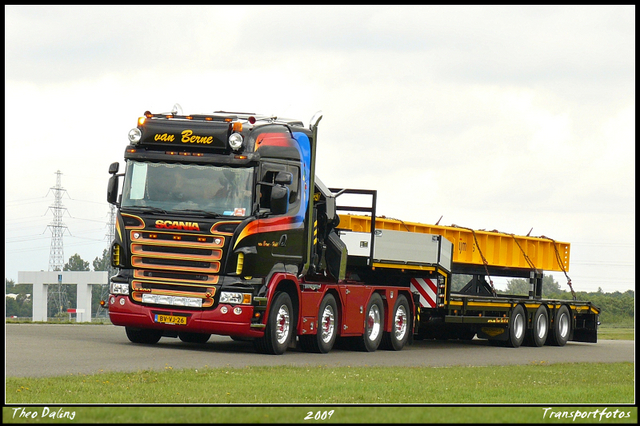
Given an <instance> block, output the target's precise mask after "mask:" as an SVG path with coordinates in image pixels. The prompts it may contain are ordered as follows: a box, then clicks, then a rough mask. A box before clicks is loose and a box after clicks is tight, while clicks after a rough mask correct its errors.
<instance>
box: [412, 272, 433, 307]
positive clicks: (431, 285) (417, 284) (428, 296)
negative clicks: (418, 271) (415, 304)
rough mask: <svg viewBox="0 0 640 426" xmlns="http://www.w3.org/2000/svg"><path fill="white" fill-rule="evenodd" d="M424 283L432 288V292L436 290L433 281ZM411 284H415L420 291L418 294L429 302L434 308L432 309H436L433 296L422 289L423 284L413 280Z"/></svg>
mask: <svg viewBox="0 0 640 426" xmlns="http://www.w3.org/2000/svg"><path fill="white" fill-rule="evenodd" d="M424 282H425V283H426V284H427V285H428V286H429V287H431V289H432V290H435V288H434V287H435V285H433V283H432V282H431V280H424ZM411 283H412V284H413V286H414V287H415V289H416V290H418V293H420V295H421V296H422V297H423V298H424V299H425V300H426V301H427V303H428V304H429V306H430V307H432V308H435V307H436V302H435V301H434V300H433V299H432V298H431V296H430V295H429V294H428V293H427V291H426V290H425V289H424V288H423V287H422V282H421V281H418V280H415V279H413V278H412V279H411Z"/></svg>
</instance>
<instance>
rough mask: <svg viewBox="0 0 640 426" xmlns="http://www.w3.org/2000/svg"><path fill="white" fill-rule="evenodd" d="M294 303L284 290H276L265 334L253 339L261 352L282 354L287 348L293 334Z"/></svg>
mask: <svg viewBox="0 0 640 426" xmlns="http://www.w3.org/2000/svg"><path fill="white" fill-rule="evenodd" d="M292 312H293V305H292V303H291V297H289V295H288V294H287V293H284V292H281V291H279V292H276V294H275V297H274V298H273V301H272V302H271V308H270V309H269V318H268V319H267V327H266V329H265V331H264V336H262V337H260V338H258V339H255V340H254V341H253V343H254V346H255V348H256V350H257V351H258V352H260V353H267V354H272V355H282V354H283V353H285V351H286V350H287V347H288V346H289V343H290V342H291V338H292V336H293V323H294V321H293V319H292Z"/></svg>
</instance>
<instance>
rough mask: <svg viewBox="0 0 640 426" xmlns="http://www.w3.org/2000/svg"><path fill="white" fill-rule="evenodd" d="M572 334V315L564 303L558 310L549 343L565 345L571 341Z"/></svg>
mask: <svg viewBox="0 0 640 426" xmlns="http://www.w3.org/2000/svg"><path fill="white" fill-rule="evenodd" d="M570 335H571V315H570V314H569V309H568V308H567V307H566V306H564V305H562V307H560V309H558V312H556V316H555V319H554V321H553V324H552V326H551V331H550V333H549V339H548V341H549V344H550V345H553V346H564V345H566V344H567V341H569V336H570Z"/></svg>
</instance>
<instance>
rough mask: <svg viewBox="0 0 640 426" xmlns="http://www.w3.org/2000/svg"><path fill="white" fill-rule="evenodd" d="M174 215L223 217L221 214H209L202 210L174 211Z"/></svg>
mask: <svg viewBox="0 0 640 426" xmlns="http://www.w3.org/2000/svg"><path fill="white" fill-rule="evenodd" d="M172 213H191V214H199V215H203V216H204V217H222V215H221V214H220V213H215V212H209V211H206V210H201V209H181V210H172Z"/></svg>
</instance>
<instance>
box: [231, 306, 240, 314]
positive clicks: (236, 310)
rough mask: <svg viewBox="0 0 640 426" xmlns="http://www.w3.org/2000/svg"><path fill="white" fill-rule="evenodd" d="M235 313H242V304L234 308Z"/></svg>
mask: <svg viewBox="0 0 640 426" xmlns="http://www.w3.org/2000/svg"><path fill="white" fill-rule="evenodd" d="M233 313H234V314H236V315H240V314H241V313H242V308H241V307H240V306H236V307H235V308H234V309H233Z"/></svg>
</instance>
